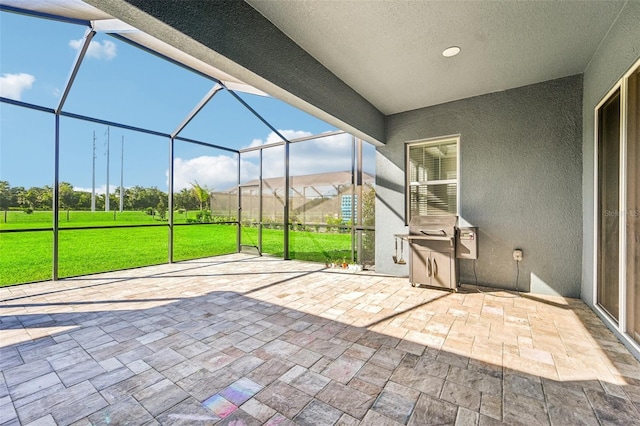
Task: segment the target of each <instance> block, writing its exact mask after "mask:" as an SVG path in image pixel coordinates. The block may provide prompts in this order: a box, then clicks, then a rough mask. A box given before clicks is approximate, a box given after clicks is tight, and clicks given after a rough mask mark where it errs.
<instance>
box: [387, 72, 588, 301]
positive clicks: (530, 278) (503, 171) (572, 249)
mask: <svg viewBox="0 0 640 426" xmlns="http://www.w3.org/2000/svg"><path fill="white" fill-rule="evenodd" d="M453 134H459V135H460V169H461V170H460V174H459V179H460V181H459V182H460V203H459V204H460V206H459V211H460V217H461V218H462V219H463V220H465V221H466V222H468V223H469V224H471V225H473V226H478V227H479V228H480V229H479V244H480V247H479V250H480V257H479V259H478V261H477V263H476V271H477V276H478V282H479V283H480V284H486V285H490V286H495V287H501V288H509V289H513V288H515V280H516V265H515V262H514V261H513V258H512V251H513V249H514V248H521V249H522V250H523V251H524V260H523V261H522V262H521V263H520V278H519V284H518V287H519V289H520V290H525V291H531V292H533V293H540V294H559V295H564V296H572V297H577V296H579V295H580V283H581V275H582V271H581V264H582V152H581V149H582V76H581V75H577V76H572V77H566V78H562V79H558V80H553V81H548V82H544V83H539V84H534V85H531V86H526V87H521V88H517V89H512V90H507V91H504V92H498V93H492V94H488V95H483V96H478V97H474V98H469V99H464V100H461V101H456V102H451V103H447V104H443V105H437V106H434V107H429V108H424V109H419V110H415V111H409V112H405V113H402V114H396V115H392V116H389V117H388V119H387V144H386V146H384V147H379V148H378V155H377V164H376V165H377V170H376V173H377V196H378V200H377V204H376V269H377V270H378V271H380V272H383V273H391V274H394V275H408V267H407V266H400V265H396V264H394V263H393V261H392V254H393V250H394V242H393V234H394V233H402V232H406V230H407V228H406V227H405V226H404V223H405V221H404V203H405V195H404V187H405V185H404V179H405V177H404V162H405V157H404V149H405V142H407V141H412V140H418V139H425V138H433V137H439V136H446V135H453ZM405 257H406V250H405ZM460 278H461V281H462V282H463V283H473V282H474V278H473V270H472V263H471V261H469V260H463V261H461V273H460Z"/></svg>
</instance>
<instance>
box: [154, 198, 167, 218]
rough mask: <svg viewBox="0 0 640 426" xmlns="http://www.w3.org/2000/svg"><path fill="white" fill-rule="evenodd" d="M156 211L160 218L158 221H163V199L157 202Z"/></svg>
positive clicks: (164, 215) (165, 210) (164, 206)
mask: <svg viewBox="0 0 640 426" xmlns="http://www.w3.org/2000/svg"><path fill="white" fill-rule="evenodd" d="M156 210H157V211H158V216H160V219H162V220H164V218H165V217H166V215H167V206H166V205H165V203H164V197H162V198H160V201H158V205H157V206H156Z"/></svg>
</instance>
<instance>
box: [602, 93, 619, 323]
mask: <svg viewBox="0 0 640 426" xmlns="http://www.w3.org/2000/svg"><path fill="white" fill-rule="evenodd" d="M619 175H620V90H617V91H616V92H614V93H613V95H611V97H610V98H609V100H607V102H605V103H604V105H602V107H600V110H599V111H598V304H599V305H600V307H601V308H603V309H604V310H605V311H607V313H609V315H611V317H613V318H614V319H615V320H616V321H617V320H618V314H619V312H618V310H619V306H618V303H619V288H620V284H619V281H620V280H619V275H618V268H619V259H620V252H619V247H620V232H619V231H620V219H619V217H620V216H619V206H620V191H619V188H620V181H619Z"/></svg>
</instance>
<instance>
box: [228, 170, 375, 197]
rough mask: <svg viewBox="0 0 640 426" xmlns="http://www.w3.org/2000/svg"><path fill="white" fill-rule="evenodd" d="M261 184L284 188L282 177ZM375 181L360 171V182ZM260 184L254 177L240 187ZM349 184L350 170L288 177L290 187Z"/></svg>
mask: <svg viewBox="0 0 640 426" xmlns="http://www.w3.org/2000/svg"><path fill="white" fill-rule="evenodd" d="M262 182H263V185H264V187H266V188H269V189H271V190H273V191H278V190H282V189H284V177H276V178H266V179H262ZM374 183H375V177H374V176H373V175H371V174H369V173H367V172H362V184H363V185H367V184H368V185H373V184H374ZM259 184H260V180H259V179H254V180H251V181H249V182H246V183H243V184H242V185H240V186H241V187H247V186H258V185H259ZM350 184H351V172H350V171H343V172H329V173H314V174H310V175H301V176H291V177H290V178H289V187H290V188H292V189H301V188H303V187H307V188H319V187H327V186H332V187H337V186H339V185H350ZM237 190H238V187H237V186H236V187H233V188H231V189H228V190H226V191H223V192H237Z"/></svg>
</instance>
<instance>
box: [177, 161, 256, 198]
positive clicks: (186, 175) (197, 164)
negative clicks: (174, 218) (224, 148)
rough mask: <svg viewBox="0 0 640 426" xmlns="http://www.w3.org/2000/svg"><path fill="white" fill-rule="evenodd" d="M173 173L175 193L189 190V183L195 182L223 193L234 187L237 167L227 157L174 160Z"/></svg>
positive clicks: (249, 164)
mask: <svg viewBox="0 0 640 426" xmlns="http://www.w3.org/2000/svg"><path fill="white" fill-rule="evenodd" d="M243 163H246V162H243ZM252 166H253V165H252V164H251V163H246V164H244V165H243V167H247V168H248V169H251V168H252ZM173 171H174V179H173V186H174V191H176V192H177V191H180V190H181V189H183V188H191V183H193V182H196V181H197V182H198V184H200V185H202V186H207V187H208V188H209V189H211V190H216V191H223V190H226V189H229V188H232V187H234V186H235V185H236V180H237V176H238V165H237V163H236V159H235V158H234V157H232V156H227V155H217V156H202V157H195V158H191V159H183V158H176V159H175V160H174V162H173ZM167 173H168V172H167ZM255 176H257V173H255Z"/></svg>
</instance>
